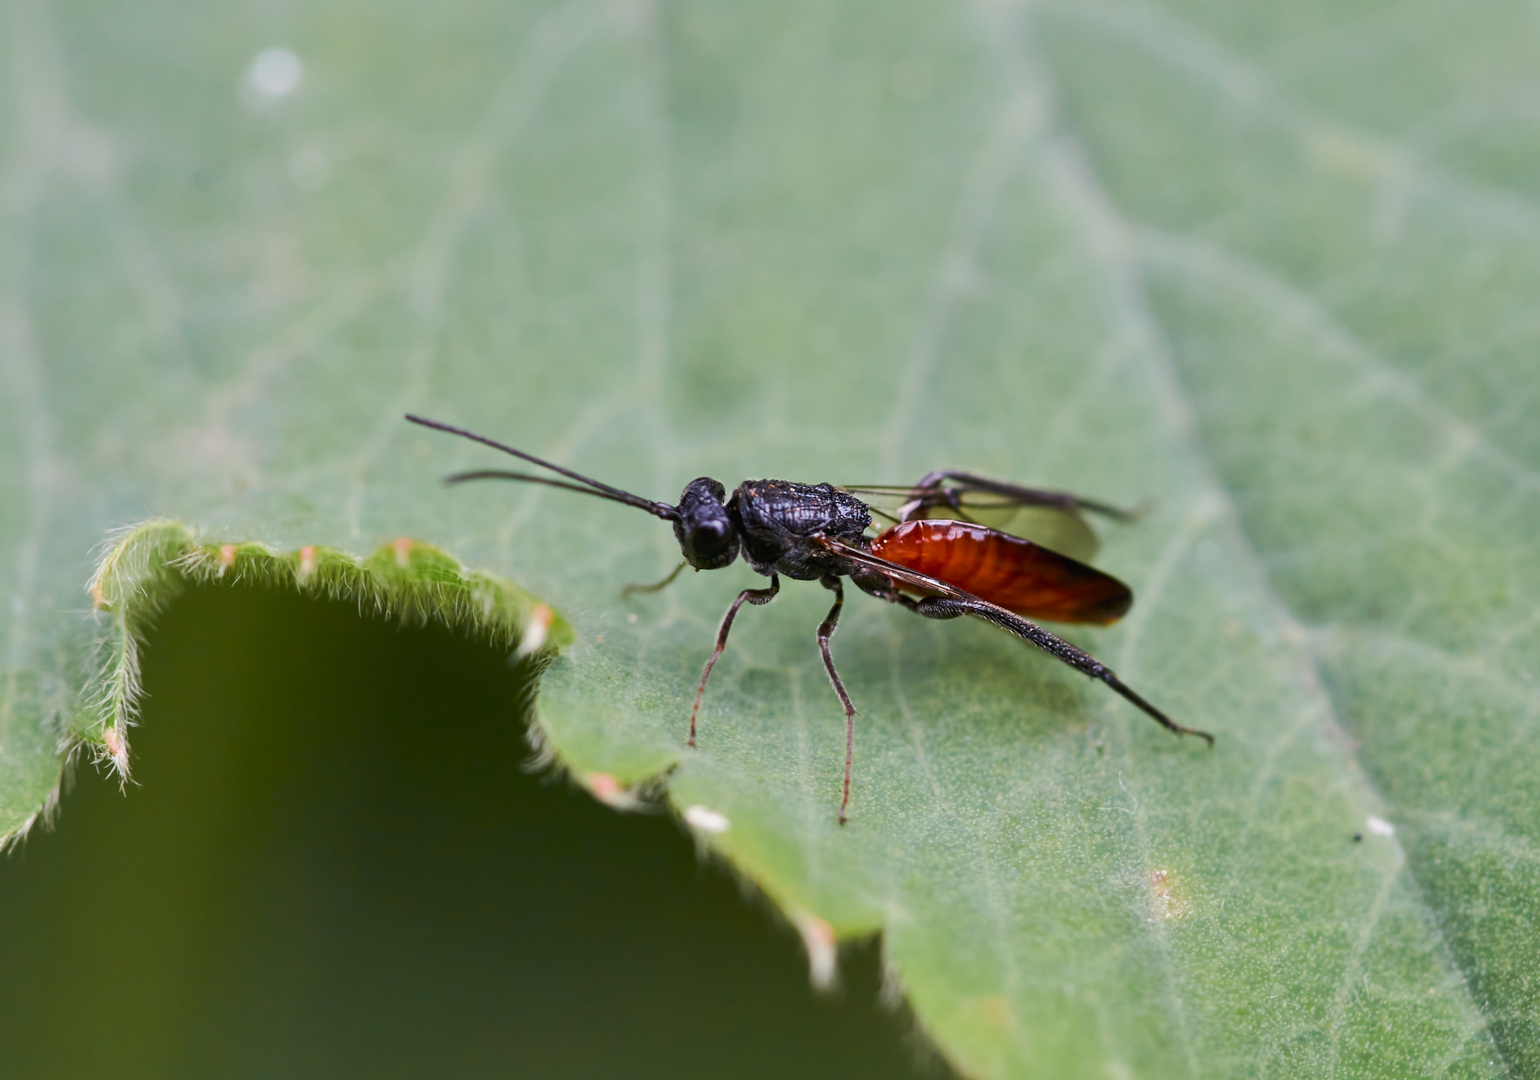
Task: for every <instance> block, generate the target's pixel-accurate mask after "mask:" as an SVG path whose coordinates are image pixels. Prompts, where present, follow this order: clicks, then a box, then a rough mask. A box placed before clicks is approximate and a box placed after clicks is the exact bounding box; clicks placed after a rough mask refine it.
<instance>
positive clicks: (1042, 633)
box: [852, 575, 1214, 746]
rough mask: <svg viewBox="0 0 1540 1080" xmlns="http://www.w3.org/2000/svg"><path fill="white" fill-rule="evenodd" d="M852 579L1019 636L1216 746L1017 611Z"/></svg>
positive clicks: (1166, 724) (907, 603)
mask: <svg viewBox="0 0 1540 1080" xmlns="http://www.w3.org/2000/svg"><path fill="white" fill-rule="evenodd" d="M852 580H853V581H855V583H856V584H857V585H858V586H860V588H861V590H862V591H863V592H866V593H870V594H871V595H872V596H875V597H877V598H878V599H879V600H886V601H888V602H889V603H891V604H902V605H903V606H904V607H906V608H908V609H909V610H910V611H913V612H915V613H916V614H918V615H924V616H925V617H926V618H927V619H959V618H961V617H962V616H964V615H972V616H974V617H975V618H979V619H983V620H984V621H985V622H988V623H992V624H994V625H995V626H998V627H999V628H1000V629H1002V630H1004V631H1006V632H1007V633H1011V634H1014V635H1016V636H1017V637H1019V638H1021V639H1022V640H1023V641H1028V642H1031V643H1032V644H1033V645H1036V646H1037V647H1038V648H1039V649H1042V650H1043V651H1044V652H1045V653H1047V654H1048V655H1050V656H1052V657H1053V658H1054V659H1056V660H1058V661H1060V662H1061V663H1065V664H1068V665H1069V666H1070V667H1072V668H1074V669H1075V670H1076V671H1078V672H1080V673H1081V674H1082V675H1088V676H1090V677H1091V678H1093V679H1097V680H1099V681H1101V682H1104V683H1106V684H1107V685H1108V686H1110V687H1111V688H1112V689H1113V690H1115V691H1116V692H1117V693H1118V694H1119V696H1121V697H1122V698H1123V699H1124V700H1125V701H1128V702H1129V703H1131V704H1132V705H1134V706H1135V707H1136V708H1138V709H1139V710H1140V711H1141V712H1143V713H1144V714H1145V715H1146V716H1148V717H1150V718H1151V719H1152V720H1154V721H1155V722H1156V723H1157V724H1159V725H1160V726H1161V727H1163V728H1165V729H1166V730H1167V731H1170V732H1172V733H1174V734H1176V735H1196V736H1197V737H1198V738H1200V739H1202V740H1204V741H1205V742H1207V743H1208V744H1209V746H1213V745H1214V736H1212V735H1210V734H1209V733H1208V732H1206V731H1199V730H1198V729H1197V728H1190V727H1185V726H1183V725H1181V724H1178V723H1177V722H1176V721H1175V720H1173V719H1171V718H1170V717H1169V716H1167V715H1166V714H1165V713H1163V712H1161V711H1160V710H1159V709H1157V708H1156V707H1155V706H1153V705H1151V704H1150V703H1149V702H1148V701H1145V700H1144V698H1142V697H1140V696H1139V695H1138V694H1137V693H1135V692H1134V690H1133V689H1132V688H1131V687H1130V686H1128V685H1127V684H1126V683H1124V682H1123V680H1122V679H1119V678H1118V677H1117V674H1116V673H1115V672H1114V671H1113V670H1112V669H1111V668H1109V667H1108V666H1107V665H1106V664H1103V663H1102V662H1101V661H1100V660H1098V659H1096V657H1094V656H1092V655H1091V654H1090V653H1088V652H1085V651H1084V650H1083V649H1078V648H1076V647H1075V646H1074V645H1071V644H1070V643H1069V642H1067V641H1065V640H1064V639H1063V638H1061V637H1059V636H1058V635H1057V634H1051V633H1049V632H1048V631H1047V630H1044V629H1043V628H1042V627H1041V626H1038V625H1037V624H1036V623H1034V622H1030V621H1028V620H1027V619H1023V618H1022V617H1021V616H1020V615H1017V614H1016V613H1015V612H1011V611H1006V610H1005V609H1004V608H1002V607H996V606H995V605H994V604H991V603H987V602H986V601H983V600H979V599H976V598H975V599H971V600H964V599H959V598H954V597H949V596H927V597H924V598H922V599H918V600H917V599H915V598H914V597H912V596H906V595H905V594H903V593H901V592H899V591H898V590H897V589H896V588H894V587H893V584H892V582H890V581H887V580H886V579H884V578H881V577H877V576H875V575H874V576H871V577H865V576H862V577H854V578H852Z"/></svg>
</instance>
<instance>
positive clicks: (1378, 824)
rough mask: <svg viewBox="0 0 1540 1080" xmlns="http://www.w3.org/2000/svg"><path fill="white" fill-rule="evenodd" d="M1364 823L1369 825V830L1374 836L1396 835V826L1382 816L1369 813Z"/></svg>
mask: <svg viewBox="0 0 1540 1080" xmlns="http://www.w3.org/2000/svg"><path fill="white" fill-rule="evenodd" d="M1364 824H1365V825H1367V826H1368V827H1369V831H1370V832H1372V833H1373V834H1374V835H1375V836H1394V835H1396V827H1395V826H1394V825H1392V824H1391V823H1390V822H1388V821H1386V820H1385V819H1384V818H1380V817H1374V816H1372V815H1371V816H1370V817H1368V818H1366V819H1365V820H1364Z"/></svg>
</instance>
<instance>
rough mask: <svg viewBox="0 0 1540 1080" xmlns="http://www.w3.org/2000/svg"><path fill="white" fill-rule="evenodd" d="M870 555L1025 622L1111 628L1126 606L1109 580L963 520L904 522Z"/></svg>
mask: <svg viewBox="0 0 1540 1080" xmlns="http://www.w3.org/2000/svg"><path fill="white" fill-rule="evenodd" d="M872 554H873V555H876V556H878V557H879V558H883V559H887V560H888V561H889V562H894V563H898V564H899V565H900V566H907V567H908V568H909V569H911V570H918V571H919V572H920V573H922V574H928V575H929V576H931V577H933V578H940V579H941V580H942V581H944V582H946V583H947V584H948V585H955V586H956V587H957V588H959V589H962V590H963V591H964V592H969V593H972V594H973V595H974V596H977V597H979V598H980V599H983V600H988V601H989V602H990V603H991V604H997V605H999V606H1000V607H1003V608H1005V609H1007V610H1008V611H1014V612H1016V614H1018V615H1025V616H1027V617H1028V618H1033V619H1046V620H1048V621H1050V622H1071V623H1076V622H1078V623H1104V624H1105V623H1111V622H1116V621H1117V620H1118V619H1120V618H1122V617H1123V615H1124V614H1125V613H1126V612H1127V611H1128V608H1129V605H1130V604H1132V603H1133V601H1134V594H1133V593H1132V592H1130V591H1129V588H1128V586H1127V585H1124V584H1123V583H1122V582H1121V581H1119V580H1118V579H1117V578H1115V577H1112V576H1111V575H1110V574H1104V573H1102V572H1101V571H1100V570H1097V569H1095V568H1093V567H1090V566H1087V565H1085V563H1082V562H1076V561H1075V560H1074V559H1071V558H1070V557H1069V556H1067V555H1060V554H1059V553H1058V552H1056V551H1050V550H1048V549H1047V548H1045V547H1039V546H1038V545H1037V544H1034V543H1032V541H1030V540H1023V539H1022V538H1021V537H1019V536H1012V535H1010V534H1009V533H1003V532H999V531H997V530H995V529H988V528H985V527H984V526H982V525H973V524H970V523H968V522H963V521H944V520H937V519H928V520H921V521H906V522H904V523H903V524H901V525H895V526H894V527H893V528H891V529H889V530H887V531H886V532H884V533H882V534H881V535H880V536H878V537H877V538H876V539H875V540H873V541H872ZM911 591H913V590H911Z"/></svg>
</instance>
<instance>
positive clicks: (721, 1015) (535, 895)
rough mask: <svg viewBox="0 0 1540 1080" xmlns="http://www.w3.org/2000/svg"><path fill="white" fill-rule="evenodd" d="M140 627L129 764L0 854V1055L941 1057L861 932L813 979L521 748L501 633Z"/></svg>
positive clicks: (98, 1069)
mask: <svg viewBox="0 0 1540 1080" xmlns="http://www.w3.org/2000/svg"><path fill="white" fill-rule="evenodd" d="M237 644H238V646H239V647H233V646H235V645H237ZM149 645H150V647H149V649H148V650H147V653H146V665H145V684H146V689H147V691H148V698H147V701H146V703H145V710H144V717H143V726H142V727H141V728H139V729H138V731H137V732H136V741H135V748H136V752H137V755H138V760H139V763H140V765H139V768H138V770H137V772H136V775H135V779H136V784H135V785H134V786H133V787H131V788H130V789H129V791H128V793H127V796H126V797H124V796H122V795H120V794H119V793H118V790H117V785H116V784H115V783H113V782H109V781H107V780H105V779H103V778H101V777H100V776H98V775H97V771H96V769H94V768H93V767H91V766H83V767H81V768H79V769H78V770H77V776H76V782H75V786H74V790H73V791H72V792H71V793H70V794H69V795H68V796H66V798H65V799H64V803H63V806H62V814H61V819H60V822H59V828H58V829H56V830H50V831H43V830H37V831H35V832H34V833H33V834H32V835H31V836H30V837H29V838H28V840H27V841H26V843H25V845H24V846H23V847H22V848H21V849H20V850H19V851H18V852H16V853H14V854H13V855H11V856H9V857H6V858H4V859H3V860H0V971H3V972H4V973H5V977H4V978H3V979H0V1076H4V1077H8V1078H20V1077H29V1078H30V1077H55V1076H56V1077H82V1076H109V1075H110V1076H116V1077H136V1076H144V1077H183V1076H185V1077H200V1076H216V1075H217V1076H222V1077H242V1076H250V1077H278V1076H283V1077H301V1076H318V1077H319V1076H339V1075H347V1076H366V1075H367V1076H377V1077H387V1076H401V1077H409V1076H410V1077H425V1076H457V1077H475V1076H528V1077H547V1076H549V1077H607V1076H616V1075H620V1074H621V1073H622V1072H623V1073H624V1074H625V1075H627V1076H631V1077H649V1076H659V1077H665V1076H666V1077H720V1076H729V1075H730V1076H736V1077H789V1076H801V1077H862V1076H874V1077H875V1076H883V1077H894V1076H906V1075H940V1074H942V1067H941V1066H940V1065H939V1064H938V1063H937V1062H936V1060H935V1058H934V1057H933V1056H931V1055H928V1054H926V1053H925V1052H924V1050H923V1049H922V1048H921V1047H919V1046H918V1045H917V1040H916V1039H915V1038H914V1037H913V1036H912V1034H911V1032H912V1022H911V1021H910V1020H909V1019H908V1017H907V1016H904V1015H902V1014H900V1013H897V1012H894V1011H892V1010H890V1009H887V1008H884V1007H883V1006H881V1005H879V1004H878V1001H877V999H878V993H879V984H880V970H879V968H880V964H879V958H878V955H877V950H876V948H875V946H874V945H870V944H869V945H867V946H864V947H861V948H857V949H854V950H851V951H850V952H849V953H848V954H847V962H846V963H845V965H844V969H843V970H844V974H845V979H844V985H843V987H842V989H841V990H840V991H839V992H838V993H837V994H835V995H834V996H833V997H829V998H819V997H817V996H815V995H814V994H813V993H812V992H811V991H810V989H809V987H808V978H807V964H806V959H805V957H804V955H803V952H802V946H801V943H800V941H799V940H798V938H797V937H796V935H795V933H794V932H793V931H792V930H791V929H790V928H788V927H786V926H785V924H784V922H781V921H780V920H778V919H776V918H775V917H773V916H772V915H771V914H770V912H769V910H768V908H767V907H766V905H765V904H764V903H763V902H762V901H759V900H754V901H751V902H749V903H745V902H744V899H743V895H742V893H741V890H740V889H739V887H738V885H737V884H736V883H735V882H734V881H733V880H732V879H731V878H730V876H729V875H728V873H727V872H726V871H725V870H724V869H722V868H720V867H719V866H717V865H713V864H709V863H703V862H701V861H700V860H699V859H697V857H696V854H695V851H694V850H693V846H692V844H691V842H690V840H689V839H688V838H687V837H686V836H685V835H684V834H683V833H682V832H681V830H680V828H679V827H678V825H676V824H675V823H674V821H672V820H671V819H669V818H666V817H662V816H654V815H620V814H616V813H615V812H614V811H612V810H610V809H608V808H606V807H604V806H602V805H600V804H599V803H597V802H595V801H594V800H593V798H592V797H591V796H589V795H588V794H586V793H585V792H582V791H578V790H576V789H574V788H573V787H572V786H571V785H570V784H569V783H568V782H566V781H565V780H563V779H560V778H556V777H553V776H551V775H550V774H548V773H546V774H535V775H532V774H530V773H529V772H528V771H527V770H526V768H524V765H525V763H526V762H527V761H528V760H529V758H530V752H529V748H528V746H527V745H526V743H525V741H524V717H523V715H522V706H521V704H520V703H521V702H522V701H523V700H525V698H526V695H527V691H528V689H529V687H528V683H527V679H526V677H525V673H524V672H521V671H518V670H512V669H510V668H509V667H508V665H507V664H506V662H505V658H504V656H503V655H502V654H501V653H498V652H495V651H493V650H490V649H487V648H485V647H483V646H481V645H478V644H475V643H473V642H470V641H467V640H465V639H463V638H461V637H457V636H455V635H453V634H451V633H449V632H448V631H445V630H443V629H441V628H438V627H429V628H426V629H417V628H409V629H400V628H397V627H395V626H391V625H388V624H384V623H379V622H365V621H361V620H360V619H359V618H358V616H357V613H356V612H355V611H354V610H353V609H352V608H351V607H349V606H346V605H343V604H323V603H317V602H312V601H308V600H303V599H300V598H299V597H296V596H293V595H289V594H283V593H273V592H264V591H257V590H240V589H237V590H231V589H217V590H200V591H195V592H192V593H189V594H188V595H186V596H185V597H183V598H182V599H181V600H180V601H178V602H177V603H176V604H175V605H174V606H173V607H172V608H171V610H170V611H169V612H168V613H167V614H166V615H165V616H164V618H163V619H162V620H161V622H160V625H159V627H158V629H157V630H156V632H155V633H154V634H153V636H152V638H151V640H150V643H149ZM425 732H430V733H437V734H440V735H442V734H444V733H446V732H447V733H449V734H450V737H447V738H443V737H439V738H423V737H422V735H423V734H424V733H425ZM919 1061H923V1062H924V1063H925V1064H924V1065H923V1067H922V1065H919V1064H916V1062H919ZM621 1062H624V1066H623V1067H622V1066H621V1065H620V1064H619V1063H621Z"/></svg>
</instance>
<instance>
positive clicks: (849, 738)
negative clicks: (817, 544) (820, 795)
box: [818, 574, 856, 825]
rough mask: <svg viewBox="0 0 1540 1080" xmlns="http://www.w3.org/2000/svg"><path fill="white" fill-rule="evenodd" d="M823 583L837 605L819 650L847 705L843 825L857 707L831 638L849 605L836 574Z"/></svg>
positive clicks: (823, 627) (823, 624)
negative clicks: (838, 666) (847, 689)
mask: <svg viewBox="0 0 1540 1080" xmlns="http://www.w3.org/2000/svg"><path fill="white" fill-rule="evenodd" d="M820 584H821V585H823V587H824V588H826V589H830V590H832V591H833V592H834V606H833V607H831V608H830V609H829V614H827V615H825V616H824V620H823V622H821V623H819V624H818V650H819V651H820V652H822V653H823V666H824V668H825V669H826V670H827V671H828V672H829V681H830V682H832V683H833V684H834V692H835V693H836V694H838V695H839V698H840V704H841V705H844V706H845V794H844V796H843V797H842V798H841V799H840V824H841V825H843V824H845V822H846V821H847V820H848V819H847V817H846V814H845V811H846V810H848V809H849V808H850V757H851V750H852V749H853V747H854V745H855V738H856V707H855V706H854V705H852V704H851V703H850V695H849V694H848V693H846V692H845V684H844V683H843V682H841V681H840V673H839V672H838V671H836V670H834V654H833V653H831V652H830V651H829V639H830V638H831V637H833V636H834V629H835V627H837V626H839V622H840V608H842V607H844V606H845V584H844V582H842V581H840V579H839V578H837V577H835V576H834V575H833V574H827V575H825V576H824V577H823V578H822V579H821V580H820Z"/></svg>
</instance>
